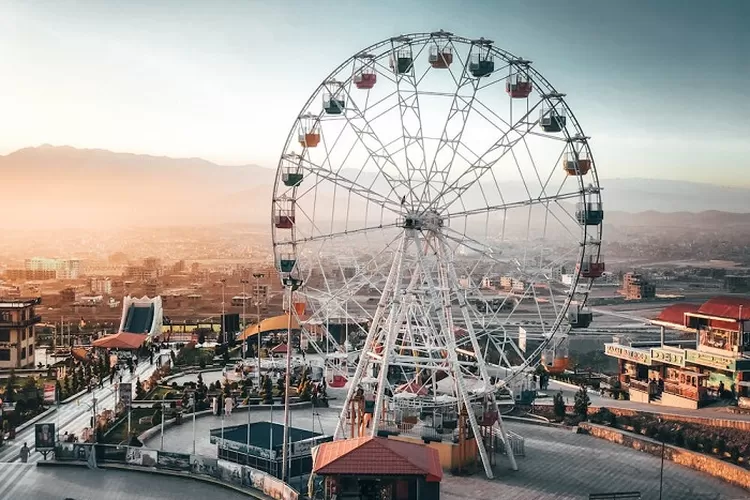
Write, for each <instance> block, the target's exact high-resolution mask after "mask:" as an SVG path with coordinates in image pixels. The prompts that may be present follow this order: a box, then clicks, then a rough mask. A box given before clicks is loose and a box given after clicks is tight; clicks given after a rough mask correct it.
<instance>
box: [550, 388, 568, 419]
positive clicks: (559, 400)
mask: <svg viewBox="0 0 750 500" xmlns="http://www.w3.org/2000/svg"><path fill="white" fill-rule="evenodd" d="M552 406H553V410H554V413H555V417H556V418H557V419H558V420H562V419H563V418H565V400H564V399H563V394H562V391H560V392H558V393H557V394H555V396H554V397H553V398H552Z"/></svg>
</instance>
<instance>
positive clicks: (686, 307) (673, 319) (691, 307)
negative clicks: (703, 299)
mask: <svg viewBox="0 0 750 500" xmlns="http://www.w3.org/2000/svg"><path fill="white" fill-rule="evenodd" d="M700 307H701V306H700V304H672V305H671V306H669V307H666V308H664V310H663V311H662V312H661V313H659V316H657V318H656V321H663V322H664V323H671V324H673V325H680V326H684V325H685V313H688V312H691V313H694V312H697V311H698V309H699V308H700Z"/></svg>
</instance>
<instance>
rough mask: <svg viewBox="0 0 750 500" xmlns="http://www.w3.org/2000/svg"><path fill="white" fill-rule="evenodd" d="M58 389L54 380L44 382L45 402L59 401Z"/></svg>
mask: <svg viewBox="0 0 750 500" xmlns="http://www.w3.org/2000/svg"><path fill="white" fill-rule="evenodd" d="M56 396H57V390H56V389H55V383H54V382H45V383H44V402H45V403H54V402H55V401H57V397H56Z"/></svg>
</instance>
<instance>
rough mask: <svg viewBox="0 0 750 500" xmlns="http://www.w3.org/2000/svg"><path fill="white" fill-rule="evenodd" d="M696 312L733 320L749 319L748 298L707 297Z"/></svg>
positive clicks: (749, 307)
mask: <svg viewBox="0 0 750 500" xmlns="http://www.w3.org/2000/svg"><path fill="white" fill-rule="evenodd" d="M697 312H698V314H705V315H706V316H716V317H719V318H727V319H734V320H749V319H750V298H748V297H730V296H720V297H713V298H711V299H708V300H707V301H706V302H704V303H703V305H702V306H700V308H699V309H698V311H697Z"/></svg>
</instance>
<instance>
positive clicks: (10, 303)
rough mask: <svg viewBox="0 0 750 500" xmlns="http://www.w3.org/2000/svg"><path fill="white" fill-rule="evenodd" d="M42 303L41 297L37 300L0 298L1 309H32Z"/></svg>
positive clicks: (36, 298)
mask: <svg viewBox="0 0 750 500" xmlns="http://www.w3.org/2000/svg"><path fill="white" fill-rule="evenodd" d="M41 303H42V298H41V297H35V298H33V299H32V298H15V299H13V298H4V297H0V307H4V308H9V309H15V308H18V307H31V306H36V305H39V304H41Z"/></svg>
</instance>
